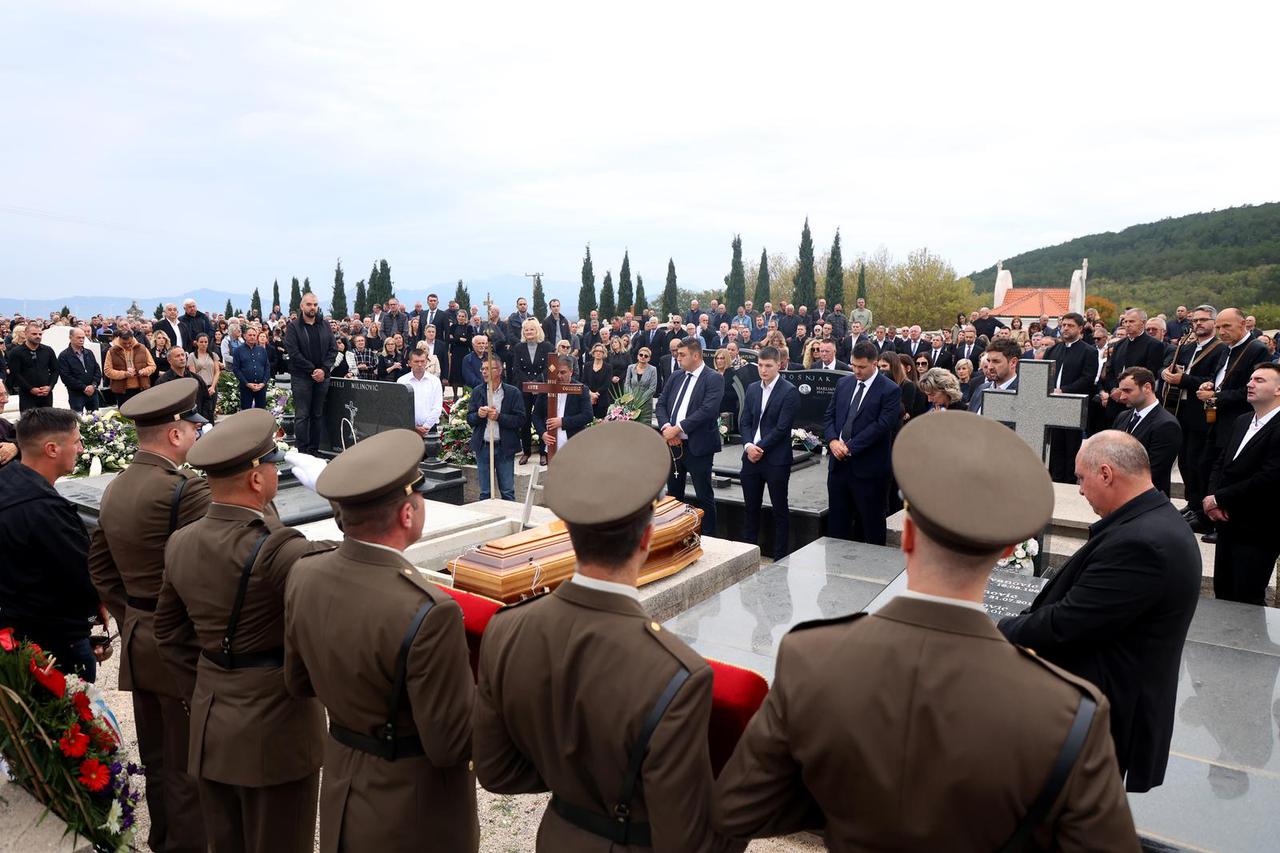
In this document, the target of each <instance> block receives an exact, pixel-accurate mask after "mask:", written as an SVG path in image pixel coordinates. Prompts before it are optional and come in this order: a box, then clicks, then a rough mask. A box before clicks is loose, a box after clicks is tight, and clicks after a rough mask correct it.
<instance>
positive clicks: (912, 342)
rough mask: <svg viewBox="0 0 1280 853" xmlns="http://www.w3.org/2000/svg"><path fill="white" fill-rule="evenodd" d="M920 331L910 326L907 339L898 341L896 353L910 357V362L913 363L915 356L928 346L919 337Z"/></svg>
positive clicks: (917, 327) (916, 327)
mask: <svg viewBox="0 0 1280 853" xmlns="http://www.w3.org/2000/svg"><path fill="white" fill-rule="evenodd" d="M920 331H921V330H920V327H919V326H912V327H911V330H910V331H908V332H907V339H906V340H905V341H898V352H900V353H903V354H905V355H909V356H911V360H912V361H915V359H916V356H917V355H919V354H920V353H922V352H924V351H925V350H926V349H928V347H929V344H928V343H926V342H925V341H924V340H923V339H922V338H921V337H920Z"/></svg>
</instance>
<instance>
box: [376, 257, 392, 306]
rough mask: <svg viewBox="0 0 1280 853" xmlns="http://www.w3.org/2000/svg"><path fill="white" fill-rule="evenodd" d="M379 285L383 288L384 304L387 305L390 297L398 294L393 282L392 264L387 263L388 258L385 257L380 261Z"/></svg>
mask: <svg viewBox="0 0 1280 853" xmlns="http://www.w3.org/2000/svg"><path fill="white" fill-rule="evenodd" d="M378 286H379V287H381V288H382V293H381V296H382V304H383V305H386V304H387V300H388V299H394V298H395V295H396V289H395V285H394V284H392V282H391V264H389V263H387V259H386V258H383V259H382V260H380V261H378Z"/></svg>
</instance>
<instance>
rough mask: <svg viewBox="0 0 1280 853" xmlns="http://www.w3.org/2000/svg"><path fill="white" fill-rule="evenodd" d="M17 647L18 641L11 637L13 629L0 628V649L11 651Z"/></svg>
mask: <svg viewBox="0 0 1280 853" xmlns="http://www.w3.org/2000/svg"><path fill="white" fill-rule="evenodd" d="M17 647H18V641H17V640H15V639H14V638H13V629H12V628H5V629H3V630H0V649H4V650H5V651H6V652H11V651H13V650H14V649H16V648H17Z"/></svg>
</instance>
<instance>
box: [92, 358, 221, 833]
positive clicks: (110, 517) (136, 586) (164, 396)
mask: <svg viewBox="0 0 1280 853" xmlns="http://www.w3.org/2000/svg"><path fill="white" fill-rule="evenodd" d="M144 349H145V348H144ZM198 391H199V385H197V384H196V381H195V380H194V379H191V378H186V379H175V380H174V381H172V382H166V383H164V384H163V385H157V386H155V387H153V388H149V389H147V390H145V391H142V392H141V393H138V394H137V395H136V396H134V397H132V398H130V399H129V400H127V401H126V402H125V404H124V405H123V406H121V407H120V414H121V415H123V416H124V417H126V418H129V419H130V420H132V421H133V422H134V425H135V426H136V427H137V431H138V452H137V454H136V455H135V456H134V457H133V462H132V463H130V465H129V467H128V468H126V469H125V470H123V471H121V472H120V474H119V475H117V476H116V478H115V479H114V480H112V481H111V483H110V484H108V485H107V488H106V491H104V492H103V494H102V505H101V509H100V510H99V513H98V529H97V530H95V531H94V532H93V540H92V543H91V544H90V547H89V574H90V575H91V576H92V577H93V582H94V585H95V586H96V587H97V588H98V594H99V595H101V596H102V600H103V601H105V602H106V604H107V609H108V610H109V611H111V615H112V616H113V617H115V620H116V622H117V623H118V624H119V626H120V648H121V652H122V654H121V659H120V689H121V690H131V691H133V716H134V726H135V727H136V728H137V731H138V752H139V753H140V755H141V757H142V763H143V766H144V768H145V771H146V776H147V811H148V813H149V814H150V815H151V832H150V834H149V835H148V837H147V843H148V845H149V846H150V847H151V849H152V850H164V851H169V850H203V849H205V833H204V824H203V822H202V821H201V818H200V799H199V793H198V791H197V788H196V784H195V780H194V779H193V778H192V777H191V776H190V775H188V773H187V740H188V738H187V726H188V719H187V709H186V708H185V707H184V704H185V702H184V700H185V699H186V694H185V693H184V692H183V691H182V688H181V687H180V685H179V684H178V682H177V681H176V680H175V679H174V677H173V673H172V672H171V671H170V669H169V667H168V665H167V664H166V663H165V662H164V660H163V659H162V658H161V657H160V650H159V647H158V644H157V642H156V638H155V632H154V626H153V621H154V616H155V610H156V603H157V601H158V597H159V595H160V585H161V580H162V578H163V576H164V548H165V543H166V542H167V541H168V540H169V537H170V536H172V535H173V534H174V533H175V532H176V531H177V530H178V529H179V528H181V527H184V526H186V525H188V524H190V523H191V522H193V521H195V520H196V519H198V518H202V517H204V514H205V510H207V509H208V508H209V485H208V483H206V482H205V481H204V480H203V479H201V478H200V477H199V476H198V475H197V474H196V473H195V472H194V471H191V470H188V469H184V468H183V467H182V465H183V463H185V462H186V461H187V453H188V452H189V451H190V450H191V448H192V447H193V446H194V445H195V443H196V439H197V438H198V437H199V435H200V427H201V425H203V424H205V423H208V421H206V420H205V419H204V418H203V417H201V416H200V414H199V412H198V410H197V407H196V394H197V393H198Z"/></svg>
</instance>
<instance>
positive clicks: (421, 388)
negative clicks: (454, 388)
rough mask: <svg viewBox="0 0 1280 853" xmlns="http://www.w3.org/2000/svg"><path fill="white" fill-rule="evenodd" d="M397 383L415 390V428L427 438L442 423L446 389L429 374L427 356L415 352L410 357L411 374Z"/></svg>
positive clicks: (420, 351) (407, 374) (420, 352)
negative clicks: (441, 413)
mask: <svg viewBox="0 0 1280 853" xmlns="http://www.w3.org/2000/svg"><path fill="white" fill-rule="evenodd" d="M396 381H397V382H399V383H400V384H401V385H408V386H409V388H411V389H412V390H413V428H414V429H415V430H417V433H418V435H420V436H422V437H423V438H426V436H427V433H428V432H430V431H431V430H432V429H433V428H434V427H435V425H436V424H438V423H439V422H440V412H441V411H442V410H443V408H444V389H443V388H442V387H441V385H440V380H439V379H437V378H436V377H435V376H433V375H432V374H430V373H428V372H427V354H426V353H425V352H423V351H422V350H414V351H413V355H411V356H409V372H408V373H406V374H405V375H404V376H401V377H400V378H399V379H397V380H396Z"/></svg>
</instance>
